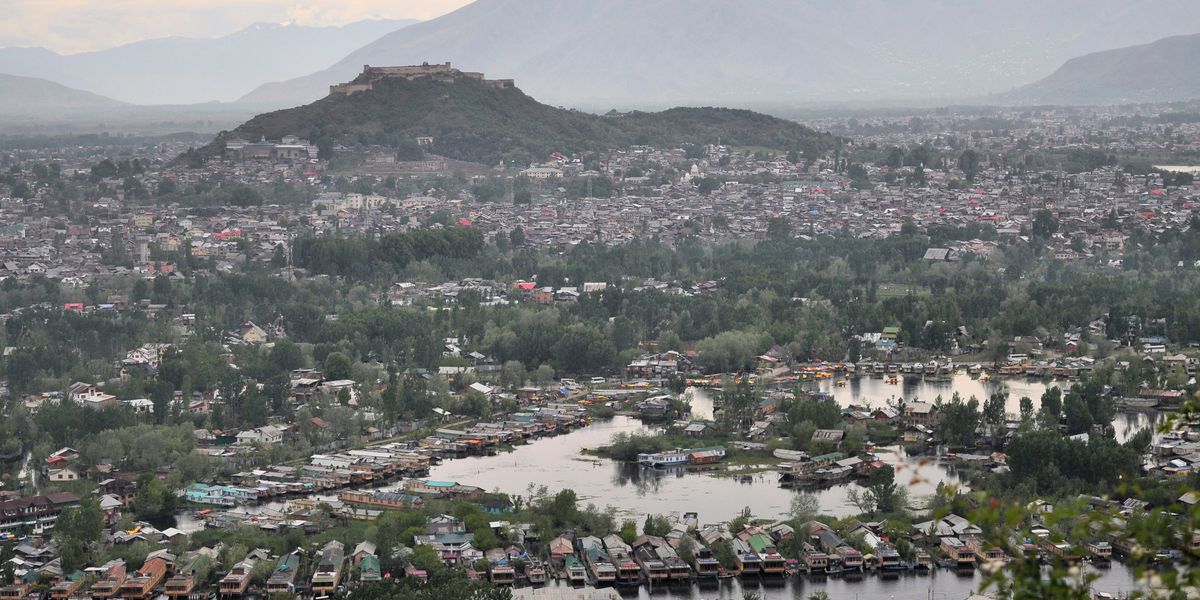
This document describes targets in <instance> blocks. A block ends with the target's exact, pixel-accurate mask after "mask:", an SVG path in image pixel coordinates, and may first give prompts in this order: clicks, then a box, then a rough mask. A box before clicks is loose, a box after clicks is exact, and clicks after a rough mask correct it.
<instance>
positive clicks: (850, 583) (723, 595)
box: [625, 564, 1134, 600]
mask: <svg viewBox="0 0 1200 600" xmlns="http://www.w3.org/2000/svg"><path fill="white" fill-rule="evenodd" d="M1085 568H1088V569H1090V567H1085ZM1097 573H1098V574H1099V575H1100V578H1099V579H1098V580H1097V581H1096V582H1095V583H1093V584H1092V589H1093V590H1094V591H1096V592H1108V593H1111V594H1114V595H1115V594H1117V593H1119V592H1129V591H1131V590H1132V589H1134V580H1133V577H1132V573H1131V572H1130V571H1129V570H1127V569H1125V568H1124V567H1122V566H1120V565H1119V564H1114V565H1113V566H1112V567H1111V568H1108V569H1100V570H1098V571H1097ZM982 583H983V577H982V575H981V574H980V572H979V571H977V570H971V571H967V572H965V573H963V574H959V573H957V572H955V571H948V570H936V571H934V572H932V573H928V574H923V575H915V574H906V575H901V576H899V577H889V578H884V577H879V576H875V575H864V576H860V577H857V578H853V579H849V578H844V577H832V578H828V579H825V580H815V581H810V580H808V579H805V578H803V577H793V578H791V579H788V580H784V581H777V582H762V581H757V580H751V579H747V580H745V581H739V580H737V579H732V580H728V581H727V582H725V583H722V584H721V586H720V587H719V588H703V589H702V588H699V587H696V586H692V587H690V588H662V587H657V588H655V589H654V590H653V591H652V590H650V589H648V588H647V587H645V586H643V587H641V588H639V589H638V590H637V593H636V594H634V593H633V592H632V591H630V592H627V593H625V597H627V598H634V597H637V598H642V599H647V600H649V599H650V598H656V599H657V598H680V599H687V600H701V599H703V600H709V599H721V600H742V598H743V593H744V592H753V593H756V594H758V595H759V596H760V597H762V598H763V600H807V599H808V597H809V596H810V595H811V594H813V593H815V592H820V591H824V592H826V593H827V594H829V597H830V599H831V600H860V599H861V600H964V599H965V598H967V597H968V596H970V595H971V594H973V593H975V592H976V591H978V589H979V586H980V585H981V584H982Z"/></svg>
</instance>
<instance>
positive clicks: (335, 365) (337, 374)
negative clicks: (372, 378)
mask: <svg viewBox="0 0 1200 600" xmlns="http://www.w3.org/2000/svg"><path fill="white" fill-rule="evenodd" d="M353 366H354V361H353V360H351V359H350V357H349V356H346V355H345V354H342V353H341V352H332V353H330V354H329V355H328V356H326V357H325V363H324V368H323V374H324V375H325V378H326V379H329V380H337V379H349V378H350V375H351V367H353Z"/></svg>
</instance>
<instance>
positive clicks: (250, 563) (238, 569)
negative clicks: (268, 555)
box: [218, 558, 256, 598]
mask: <svg viewBox="0 0 1200 600" xmlns="http://www.w3.org/2000/svg"><path fill="white" fill-rule="evenodd" d="M255 563H256V561H255V560H254V559H252V558H247V559H246V560H243V561H241V562H239V563H238V564H236V565H233V568H231V569H229V572H228V573H226V574H225V576H224V577H222V578H221V582H220V583H219V584H218V589H219V591H220V593H221V597H222V598H241V597H242V596H244V595H245V594H246V590H247V589H249V588H250V576H251V574H252V573H253V572H254V565H255Z"/></svg>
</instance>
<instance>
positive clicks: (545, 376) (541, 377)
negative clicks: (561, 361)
mask: <svg viewBox="0 0 1200 600" xmlns="http://www.w3.org/2000/svg"><path fill="white" fill-rule="evenodd" d="M533 381H534V382H535V383H537V384H538V385H546V384H548V383H550V382H551V381H554V367H551V366H550V365H548V364H545V363H542V364H540V365H538V367H537V368H536V369H534V370H533Z"/></svg>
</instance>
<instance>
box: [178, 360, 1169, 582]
mask: <svg viewBox="0 0 1200 600" xmlns="http://www.w3.org/2000/svg"><path fill="white" fill-rule="evenodd" d="M817 385H818V388H819V389H821V390H822V391H826V392H829V393H830V394H831V395H832V396H833V398H834V399H835V400H837V402H838V403H839V404H840V405H842V406H847V405H849V404H859V405H867V406H872V407H878V406H884V405H885V404H886V403H887V402H888V401H889V400H892V399H894V398H896V397H903V398H905V399H906V400H910V401H911V400H926V401H933V400H934V399H935V398H936V397H937V396H939V395H941V396H942V397H943V398H944V399H949V397H950V396H951V395H952V394H953V393H954V392H955V391H957V392H958V393H959V394H960V395H961V396H962V397H963V398H969V397H970V396H972V395H973V396H975V397H977V398H979V399H980V400H981V401H982V399H984V398H986V397H987V396H989V395H990V394H992V393H994V392H996V391H1005V392H1007V393H1008V394H1009V397H1008V402H1007V405H1006V406H1007V410H1008V412H1010V413H1013V414H1016V413H1017V412H1018V411H1019V399H1020V398H1021V397H1022V396H1029V397H1030V398H1032V399H1033V400H1034V406H1035V407H1036V406H1038V404H1039V399H1040V397H1041V395H1042V393H1043V392H1044V391H1045V390H1046V388H1047V384H1046V383H1044V382H1042V381H1040V380H1027V379H1021V378H1017V379H996V380H992V381H987V382H983V381H979V380H976V379H972V378H970V377H968V376H966V375H965V374H960V375H956V376H955V377H954V378H953V380H952V381H948V382H925V381H923V380H922V381H918V382H913V383H905V384H895V385H893V384H888V383H886V381H885V380H883V379H875V378H861V379H858V380H853V381H851V382H849V383H848V384H847V385H845V386H842V387H838V386H834V385H833V382H832V381H829V380H825V381H822V382H820V383H819V384H817ZM1050 385H1060V386H1061V387H1063V388H1064V389H1065V388H1066V387H1067V386H1069V385H1070V383H1069V382H1066V381H1063V382H1051V383H1050ZM689 394H690V396H691V402H692V412H693V415H694V416H696V417H698V418H711V416H712V400H711V397H710V396H709V394H707V393H705V392H704V391H703V390H697V389H693V390H689ZM1156 419H1157V416H1156V415H1155V414H1153V413H1127V414H1119V415H1118V416H1117V419H1116V421H1115V423H1114V425H1115V426H1116V428H1117V436H1118V438H1120V439H1125V438H1127V437H1128V436H1130V435H1133V434H1134V433H1136V432H1137V431H1138V430H1139V429H1141V428H1142V427H1147V426H1151V425H1153V423H1154V422H1155V421H1156ZM653 431H655V429H653V428H650V427H647V426H646V425H644V424H643V423H642V422H641V421H639V420H637V419H634V418H630V417H624V416H617V417H614V418H613V419H612V420H610V421H597V422H595V423H593V424H591V425H589V426H587V427H584V428H581V429H579V430H576V431H574V432H572V433H569V434H565V435H560V436H557V437H552V438H544V439H540V440H537V441H535V442H533V443H531V444H527V445H524V446H519V447H517V448H516V449H515V450H513V451H511V452H503V453H500V454H498V455H496V456H489V457H473V458H467V459H461V460H450V461H445V462H443V463H442V464H441V465H438V466H436V467H434V468H433V469H432V472H431V474H430V476H431V477H432V478H434V479H439V480H443V481H457V482H460V483H464V484H468V485H476V486H479V487H482V488H484V489H486V490H488V491H500V492H505V493H508V494H512V495H529V494H530V493H532V492H535V491H537V490H538V488H540V487H542V486H545V488H546V489H547V490H548V491H549V492H550V493H554V492H557V491H559V490H562V489H567V488H570V489H572V490H574V491H575V492H576V494H578V496H579V499H580V504H582V505H586V504H594V505H596V506H597V507H600V508H604V507H612V508H613V509H615V510H616V512H617V515H618V518H633V519H636V520H640V519H641V518H642V517H644V516H645V515H646V514H671V513H679V514H681V513H683V512H689V511H695V512H697V513H699V516H700V521H701V522H702V523H714V522H722V521H728V520H730V519H733V518H734V517H736V516H737V515H738V514H739V513H740V512H741V511H742V510H743V508H744V507H749V508H750V511H751V512H752V513H753V514H754V515H755V516H758V517H765V518H776V517H783V516H785V515H786V514H787V512H788V509H789V506H790V503H791V500H792V497H793V496H794V494H795V493H796V492H794V491H792V490H789V489H785V488H781V487H779V485H778V477H777V475H776V474H775V472H774V471H773V470H770V471H766V472H761V473H747V474H745V475H736V474H734V475H730V474H728V473H722V474H717V473H716V472H709V473H706V472H703V471H699V472H698V471H695V470H687V469H673V470H664V469H648V468H643V467H640V466H638V465H628V464H622V463H618V462H615V461H611V460H605V459H599V458H596V457H591V456H587V455H584V454H582V453H581V450H583V449H586V448H594V447H597V446H602V445H605V444H607V443H609V441H610V440H611V439H612V436H613V435H614V434H616V433H652V432H653ZM878 453H879V455H880V456H881V458H882V459H883V460H884V461H885V462H887V463H889V464H892V465H895V466H896V469H897V477H896V480H897V482H898V483H900V484H902V485H905V486H906V487H907V488H908V490H909V496H910V498H912V499H914V500H919V498H920V497H921V496H926V495H929V494H932V493H934V491H935V489H936V487H937V485H938V484H939V483H946V484H960V485H961V483H960V481H959V478H958V475H957V474H956V472H955V471H954V469H953V468H952V467H951V466H950V465H947V464H943V463H941V462H939V461H937V460H935V459H930V458H928V457H910V456H907V455H906V454H905V453H904V450H903V448H900V447H892V448H882V449H879V450H878ZM854 485H857V484H855V483H844V484H841V485H838V486H835V487H832V488H828V489H824V490H819V491H816V492H814V495H815V496H816V497H817V499H818V501H819V504H820V508H821V512H822V513H825V514H830V515H834V516H838V517H844V516H849V515H852V514H855V513H857V512H858V511H857V509H855V508H854V507H853V506H852V505H851V504H850V503H849V502H848V500H847V497H848V492H849V490H850V489H852V488H851V486H854ZM265 508H269V509H274V510H278V509H281V508H282V504H278V505H275V504H272V505H267V506H266V507H265ZM250 510H251V511H253V510H254V509H253V508H252V509H250ZM179 520H180V527H181V528H183V529H185V530H190V529H193V528H196V527H197V526H198V525H199V524H198V523H195V522H194V520H193V519H192V517H191V514H190V513H189V514H181V515H180V519H179ZM1100 574H1101V578H1100V580H1099V581H1098V582H1097V583H1096V584H1095V585H1094V589H1095V590H1097V591H1104V592H1113V593H1115V592H1121V591H1129V590H1130V589H1132V588H1133V587H1134V584H1133V579H1132V576H1131V574H1130V572H1129V571H1127V570H1126V569H1125V568H1123V567H1121V566H1120V565H1114V567H1113V568H1112V569H1106V570H1101V571H1100ZM979 583H980V577H979V574H978V573H976V572H971V573H969V574H967V575H959V574H956V573H953V572H949V571H938V572H935V573H934V574H931V575H919V576H918V575H907V576H903V577H899V578H896V579H884V578H881V577H875V576H866V577H863V578H861V579H841V578H831V579H828V580H826V581H819V582H814V581H808V580H802V579H793V580H791V581H788V582H785V583H776V584H772V585H767V586H763V585H762V584H760V583H759V582H757V581H754V582H751V581H747V582H737V581H731V582H728V583H726V584H724V585H723V586H722V587H720V588H718V589H703V590H701V589H698V588H692V589H678V588H676V589H656V590H654V591H653V592H650V591H649V590H647V589H645V588H643V589H641V590H640V591H639V592H638V595H639V596H640V597H645V598H649V597H655V598H689V599H700V598H730V599H739V598H741V597H742V592H743V587H742V586H743V585H745V586H746V587H745V589H746V590H748V591H754V592H758V593H760V594H761V595H762V596H763V598H764V599H768V600H773V599H784V598H789V599H791V598H796V599H803V598H807V597H808V595H809V594H811V593H813V592H815V591H820V590H824V591H826V592H828V593H829V595H830V597H831V598H834V599H835V600H840V599H843V598H846V599H849V598H864V599H866V598H885V599H886V598H895V599H897V600H909V599H911V600H918V599H924V600H929V599H930V598H935V599H941V598H947V599H950V600H957V599H961V598H966V597H967V596H968V595H969V594H970V593H971V592H972V591H973V590H975V589H977V588H978V585H979Z"/></svg>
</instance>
